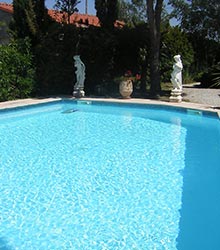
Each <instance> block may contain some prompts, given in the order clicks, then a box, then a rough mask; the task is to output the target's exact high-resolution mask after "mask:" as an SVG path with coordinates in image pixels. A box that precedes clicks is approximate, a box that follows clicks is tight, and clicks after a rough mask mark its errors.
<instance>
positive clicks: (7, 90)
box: [0, 40, 35, 101]
mask: <svg viewBox="0 0 220 250" xmlns="http://www.w3.org/2000/svg"><path fill="white" fill-rule="evenodd" d="M34 76H35V71H34V68H33V65H32V54H31V52H30V43H29V42H28V40H20V41H17V42H12V43H10V44H9V45H0V101H6V100H13V99H17V98H26V97H29V96H30V95H31V93H32V92H33V89H34Z"/></svg>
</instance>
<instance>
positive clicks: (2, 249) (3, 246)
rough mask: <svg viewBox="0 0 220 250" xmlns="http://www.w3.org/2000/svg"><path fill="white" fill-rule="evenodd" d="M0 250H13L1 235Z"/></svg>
mask: <svg viewBox="0 0 220 250" xmlns="http://www.w3.org/2000/svg"><path fill="white" fill-rule="evenodd" d="M0 250H13V248H12V247H10V246H9V244H8V242H7V240H6V239H5V238H3V237H0Z"/></svg>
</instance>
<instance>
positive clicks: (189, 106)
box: [0, 97, 220, 117]
mask: <svg viewBox="0 0 220 250" xmlns="http://www.w3.org/2000/svg"><path fill="white" fill-rule="evenodd" d="M63 99H68V100H75V98H73V97H69V98H67V97H64V98H62V97H51V98H28V99H20V100H15V101H7V102H0V109H8V108H15V107H21V106H28V105H35V104H43V103H49V102H54V101H59V100H63ZM76 100H78V99H76ZM80 100H84V101H101V102H117V103H137V104H153V105H164V106H172V107H182V108H186V109H197V110H202V111H209V112H215V113H217V114H218V116H219V117H220V110H219V109H217V108H214V107H213V106H212V105H208V104H202V103H192V102H184V101H183V102H181V103H174V102H165V101H158V100H151V99H140V98H130V99H121V98H81V99H80Z"/></svg>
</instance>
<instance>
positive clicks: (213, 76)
mask: <svg viewBox="0 0 220 250" xmlns="http://www.w3.org/2000/svg"><path fill="white" fill-rule="evenodd" d="M200 81H201V87H203V88H220V62H219V63H218V64H216V65H214V66H213V67H211V68H210V69H209V70H208V71H207V72H205V73H204V74H203V75H202V77H201V79H200Z"/></svg>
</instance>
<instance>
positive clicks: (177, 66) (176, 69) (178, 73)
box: [171, 55, 183, 90]
mask: <svg viewBox="0 0 220 250" xmlns="http://www.w3.org/2000/svg"><path fill="white" fill-rule="evenodd" d="M173 58H174V60H175V63H174V65H173V72H172V73H171V82H172V84H173V89H174V90H182V69H183V64H182V61H181V58H180V55H176V56H174V57H173Z"/></svg>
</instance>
